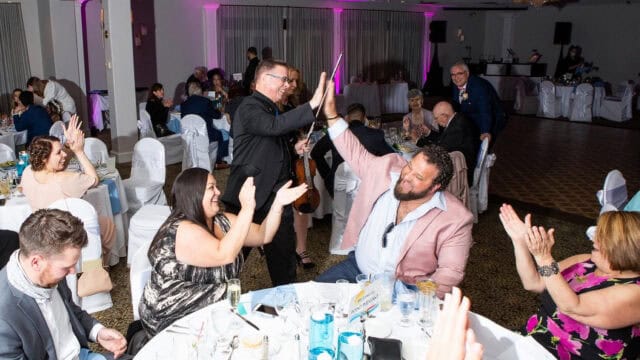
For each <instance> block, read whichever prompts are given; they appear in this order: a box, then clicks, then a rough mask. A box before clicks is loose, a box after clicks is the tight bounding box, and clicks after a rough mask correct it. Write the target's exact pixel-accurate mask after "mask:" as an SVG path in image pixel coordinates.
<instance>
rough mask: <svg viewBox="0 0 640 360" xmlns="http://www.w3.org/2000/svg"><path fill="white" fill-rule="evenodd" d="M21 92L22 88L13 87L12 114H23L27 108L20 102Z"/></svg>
mask: <svg viewBox="0 0 640 360" xmlns="http://www.w3.org/2000/svg"><path fill="white" fill-rule="evenodd" d="M20 94H22V89H13V93H11V100H12V102H11V116H12V117H13V116H15V115H18V116H20V114H22V113H23V112H24V111H25V110H26V108H25V106H24V105H23V104H22V103H21V102H20Z"/></svg>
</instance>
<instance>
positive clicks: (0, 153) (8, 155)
mask: <svg viewBox="0 0 640 360" xmlns="http://www.w3.org/2000/svg"><path fill="white" fill-rule="evenodd" d="M15 160H16V153H15V152H14V151H13V148H10V147H9V145H7V144H3V143H0V163H3V162H7V161H15Z"/></svg>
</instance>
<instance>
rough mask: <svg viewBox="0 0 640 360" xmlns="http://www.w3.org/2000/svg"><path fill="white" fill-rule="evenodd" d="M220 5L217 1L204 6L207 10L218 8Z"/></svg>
mask: <svg viewBox="0 0 640 360" xmlns="http://www.w3.org/2000/svg"><path fill="white" fill-rule="evenodd" d="M219 7H220V4H216V3H211V4H206V5H204V8H205V9H207V10H218V8H219Z"/></svg>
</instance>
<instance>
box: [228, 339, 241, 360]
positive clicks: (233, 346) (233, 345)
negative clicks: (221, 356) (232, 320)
mask: <svg viewBox="0 0 640 360" xmlns="http://www.w3.org/2000/svg"><path fill="white" fill-rule="evenodd" d="M238 346H240V340H239V339H238V335H234V336H233V339H231V343H229V347H230V348H231V351H230V352H229V357H227V360H231V356H233V350H235V349H237V348H238Z"/></svg>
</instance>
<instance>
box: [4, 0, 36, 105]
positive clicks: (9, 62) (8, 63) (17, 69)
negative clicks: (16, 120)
mask: <svg viewBox="0 0 640 360" xmlns="http://www.w3.org/2000/svg"><path fill="white" fill-rule="evenodd" d="M29 76H31V70H30V69H29V54H28V53H27V41H26V38H25V32H24V25H23V23H22V11H21V8H20V4H19V3H18V4H15V3H14V4H6V3H1V4H0V111H4V112H7V113H8V112H9V109H10V108H11V93H12V92H13V89H14V88H23V87H25V84H26V83H27V79H28V78H29Z"/></svg>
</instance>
